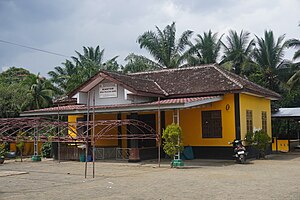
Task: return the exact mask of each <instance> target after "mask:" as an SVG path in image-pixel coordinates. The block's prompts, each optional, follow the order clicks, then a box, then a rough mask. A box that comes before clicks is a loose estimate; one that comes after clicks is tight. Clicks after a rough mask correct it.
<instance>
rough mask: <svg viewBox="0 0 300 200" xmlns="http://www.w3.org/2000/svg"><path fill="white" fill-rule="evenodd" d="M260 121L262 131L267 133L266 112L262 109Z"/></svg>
mask: <svg viewBox="0 0 300 200" xmlns="http://www.w3.org/2000/svg"><path fill="white" fill-rule="evenodd" d="M261 122H262V127H261V128H262V131H263V132H265V133H267V112H266V111H262V112H261Z"/></svg>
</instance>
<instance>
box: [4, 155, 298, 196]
mask: <svg viewBox="0 0 300 200" xmlns="http://www.w3.org/2000/svg"><path fill="white" fill-rule="evenodd" d="M185 163H186V165H187V167H185V168H183V169H170V168H169V166H168V164H167V161H166V162H164V163H163V164H162V167H161V168H158V167H157V164H156V163H155V162H154V161H152V162H151V161H148V162H142V163H138V164H130V163H126V162H115V161H111V162H97V163H96V178H94V179H93V178H92V177H91V174H92V163H88V166H89V168H88V174H89V176H88V178H87V179H84V163H80V162H61V163H58V162H56V161H52V160H48V161H42V162H30V161H25V162H22V163H21V162H15V161H13V160H10V161H6V163H5V164H4V165H0V199H1V200H2V199H47V200H50V199H255V200H258V199H295V200H300V152H294V153H288V154H276V155H275V154H274V155H270V156H269V157H268V159H266V160H251V161H249V163H248V164H245V165H239V164H234V162H233V161H223V160H193V161H186V162H185Z"/></svg>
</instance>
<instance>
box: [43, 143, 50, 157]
mask: <svg viewBox="0 0 300 200" xmlns="http://www.w3.org/2000/svg"><path fill="white" fill-rule="evenodd" d="M51 155H52V142H45V143H43V145H42V156H43V157H44V158H51Z"/></svg>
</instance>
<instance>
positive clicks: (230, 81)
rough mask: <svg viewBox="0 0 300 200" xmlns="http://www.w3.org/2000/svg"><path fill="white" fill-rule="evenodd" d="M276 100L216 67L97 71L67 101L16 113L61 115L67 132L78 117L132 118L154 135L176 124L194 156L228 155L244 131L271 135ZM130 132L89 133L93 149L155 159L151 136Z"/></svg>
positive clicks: (127, 129) (121, 129)
mask: <svg viewBox="0 0 300 200" xmlns="http://www.w3.org/2000/svg"><path fill="white" fill-rule="evenodd" d="M278 98H280V95H279V94H277V93H275V92H273V91H270V90H268V89H265V88H263V87H261V86H259V85H257V84H254V83H252V82H250V81H248V80H246V79H244V78H242V77H240V76H238V75H236V74H233V73H231V72H229V71H227V70H225V69H222V68H220V67H219V66H217V65H203V66H199V67H189V68H182V69H166V70H160V71H151V72H141V73H134V74H127V75H123V74H118V73H113V72H107V71H100V72H99V73H98V74H96V75H95V76H93V77H92V78H91V79H89V80H88V81H86V82H85V83H83V84H82V85H81V86H79V87H78V88H76V89H75V90H74V91H72V92H71V93H70V94H69V100H68V101H69V102H70V99H73V100H74V102H73V105H66V106H58V107H56V108H46V109H40V110H34V111H28V112H24V113H23V114H22V115H23V116H33V115H39V116H43V115H57V114H58V112H59V114H60V115H67V116H68V121H69V123H70V124H72V123H73V125H72V129H71V131H70V132H69V134H73V136H76V133H77V132H76V131H79V130H77V129H78V127H77V128H76V124H75V123H76V122H77V121H80V120H81V121H86V120H90V121H91V120H92V121H93V120H95V121H99V120H125V119H135V120H139V121H142V122H144V123H146V124H148V125H149V126H151V127H152V128H153V129H154V130H155V131H156V132H157V133H161V132H162V130H163V129H164V128H165V127H166V126H167V125H169V124H172V123H173V122H174V123H179V125H180V126H181V127H182V130H183V144H184V146H190V147H192V149H193V153H194V156H195V157H196V158H208V157H209V158H229V157H231V154H232V148H231V146H230V145H229V144H228V142H231V141H233V140H234V139H243V138H244V137H245V135H246V133H247V132H249V131H255V130H259V129H263V130H264V131H266V132H267V133H268V134H269V136H270V137H271V100H277V99H278ZM88 113H89V114H88ZM93 118H94V119H93ZM159 127H160V128H161V130H159ZM72 130H73V131H72ZM104 132H105V133H104ZM131 132H134V133H137V134H138V133H139V132H145V130H142V128H141V129H140V130H134V129H132V127H131V128H130V127H128V126H121V127H117V126H116V127H115V128H112V129H109V130H108V131H103V127H101V126H95V128H93V129H91V130H90V133H89V134H91V135H92V134H93V133H95V135H98V137H97V140H96V141H95V145H96V146H97V147H103V148H138V149H139V150H140V157H141V159H146V158H155V157H157V145H158V144H157V142H156V141H155V140H143V139H141V138H139V139H132V140H129V139H128V138H129V136H130V134H132V133H131ZM74 134H75V135H74ZM101 134H106V135H109V136H110V138H108V137H107V138H106V139H105V136H102V135H101ZM114 136H115V137H114Z"/></svg>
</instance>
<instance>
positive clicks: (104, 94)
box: [99, 83, 118, 99]
mask: <svg viewBox="0 0 300 200" xmlns="http://www.w3.org/2000/svg"><path fill="white" fill-rule="evenodd" d="M112 97H118V86H117V84H115V83H101V84H100V85H99V98H100V99H103V98H112Z"/></svg>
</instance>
